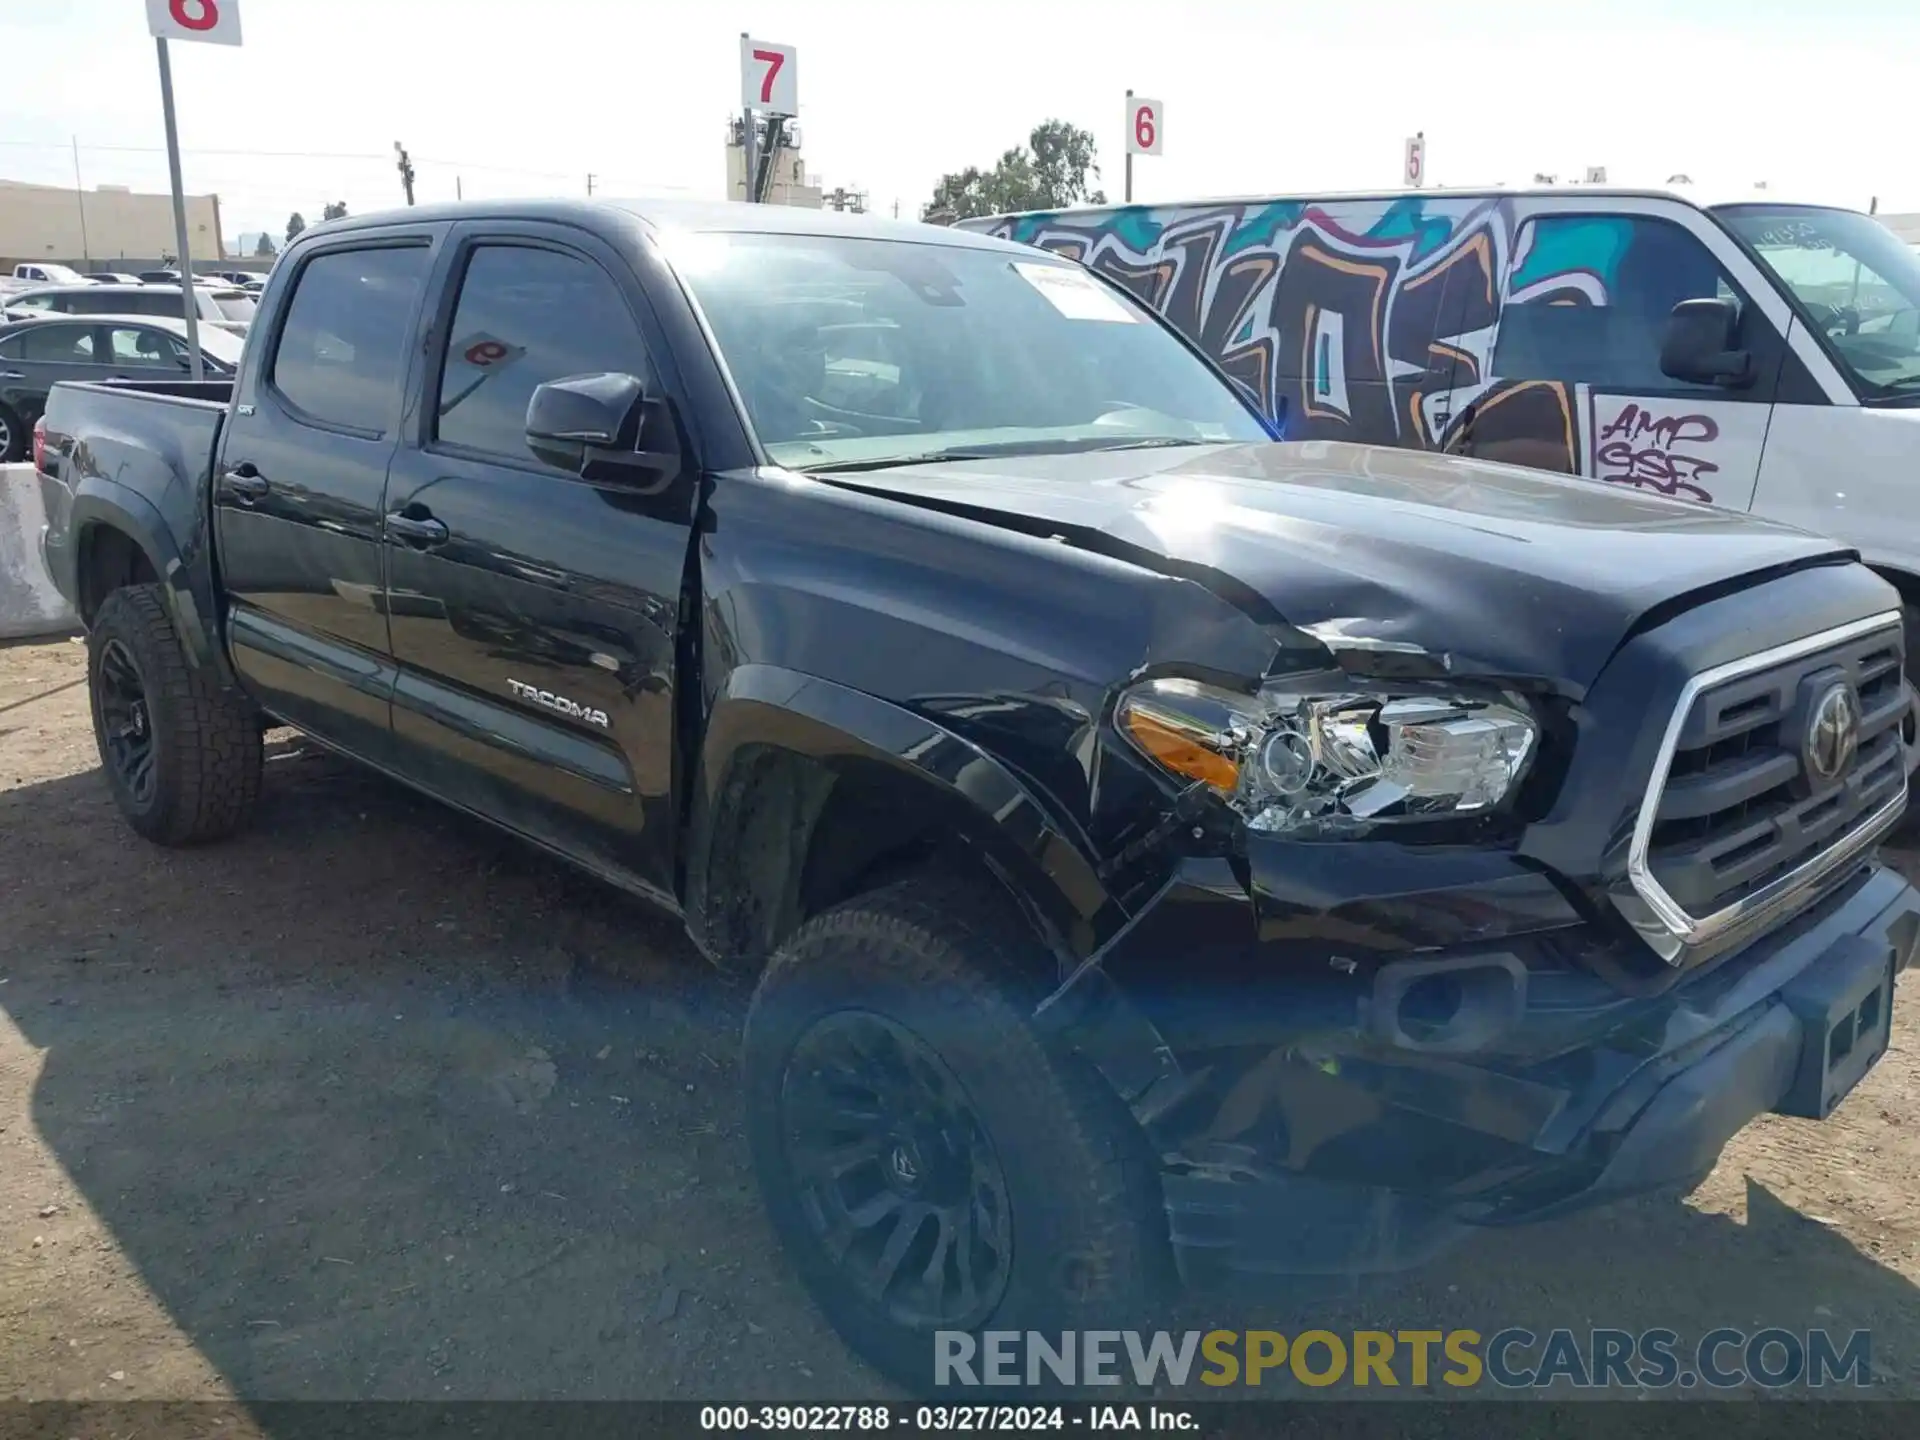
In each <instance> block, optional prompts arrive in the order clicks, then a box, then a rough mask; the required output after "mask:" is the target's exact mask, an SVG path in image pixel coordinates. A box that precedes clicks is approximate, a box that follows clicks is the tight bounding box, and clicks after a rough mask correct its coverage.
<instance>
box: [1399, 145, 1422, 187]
mask: <svg viewBox="0 0 1920 1440" xmlns="http://www.w3.org/2000/svg"><path fill="white" fill-rule="evenodd" d="M1402 173H1403V175H1404V177H1405V179H1406V182H1407V185H1408V187H1409V188H1410V189H1414V190H1418V189H1420V188H1421V187H1422V186H1423V185H1425V184H1426V183H1427V132H1426V131H1424V130H1422V131H1419V132H1418V133H1416V134H1413V135H1409V136H1408V137H1407V156H1406V163H1405V167H1404V169H1403V171H1402Z"/></svg>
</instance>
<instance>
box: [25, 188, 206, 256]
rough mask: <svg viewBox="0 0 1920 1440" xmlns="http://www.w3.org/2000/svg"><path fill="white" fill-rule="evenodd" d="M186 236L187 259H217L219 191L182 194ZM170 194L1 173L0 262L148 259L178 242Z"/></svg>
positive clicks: (168, 251)
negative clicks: (29, 181)
mask: <svg viewBox="0 0 1920 1440" xmlns="http://www.w3.org/2000/svg"><path fill="white" fill-rule="evenodd" d="M187 244H188V246H189V247H190V248H191V250H192V252H193V260H194V263H195V264H196V265H197V264H200V263H201V262H203V261H208V260H222V259H225V258H226V252H225V249H224V247H223V246H222V245H221V242H220V197H219V196H218V195H189V196H187ZM177 248H178V247H177V245H176V242H175V240H174V230H173V199H172V197H171V196H168V195H143V194H139V193H137V192H135V191H132V190H129V189H128V188H127V187H126V186H124V185H100V186H96V187H95V188H94V189H91V190H81V189H76V188H73V187H62V186H58V185H26V184H22V183H20V182H19V181H15V180H0V267H4V269H5V270H11V269H12V268H13V267H14V265H15V264H17V263H18V262H20V261H22V260H39V261H49V260H51V261H57V262H58V263H60V264H62V265H71V266H73V267H74V268H75V269H79V270H86V269H88V268H91V267H94V266H102V265H106V264H108V263H109V262H111V263H112V264H114V265H116V266H117V265H120V264H121V263H122V262H127V263H128V264H130V265H131V264H135V263H138V262H146V263H148V264H153V263H155V262H157V261H158V260H159V259H160V258H161V257H162V256H168V255H172V254H173V253H174V251H175V249H177Z"/></svg>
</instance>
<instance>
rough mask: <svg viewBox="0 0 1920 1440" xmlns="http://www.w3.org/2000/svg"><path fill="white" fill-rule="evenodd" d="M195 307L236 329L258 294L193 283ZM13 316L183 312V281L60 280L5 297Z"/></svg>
mask: <svg viewBox="0 0 1920 1440" xmlns="http://www.w3.org/2000/svg"><path fill="white" fill-rule="evenodd" d="M193 294H194V303H195V304H196V306H197V307H198V308H197V309H196V311H195V314H197V315H198V316H199V318H200V320H201V321H202V322H203V323H204V324H206V325H217V326H219V327H220V328H221V329H222V330H229V331H232V332H233V333H234V334H235V335H244V334H246V333H247V326H248V325H250V324H252V323H253V310H254V297H253V296H251V295H249V294H248V293H247V292H246V291H244V290H240V289H236V288H234V287H233V286H230V285H229V286H223V287H219V288H214V287H211V286H206V285H196V286H194V287H193ZM0 303H4V305H5V309H6V318H7V319H9V320H31V319H33V318H35V317H36V316H38V315H175V316H177V315H180V314H181V313H182V311H181V303H180V287H179V285H177V284H174V285H58V286H47V287H45V288H43V289H38V290H23V291H21V292H20V293H19V294H17V295H9V296H7V297H6V299H5V301H4V302H0Z"/></svg>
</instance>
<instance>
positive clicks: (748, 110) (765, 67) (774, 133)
mask: <svg viewBox="0 0 1920 1440" xmlns="http://www.w3.org/2000/svg"><path fill="white" fill-rule="evenodd" d="M740 110H741V127H740V143H741V147H742V150H743V152H744V155H745V159H746V170H747V199H748V201H750V202H756V203H757V202H758V201H759V199H760V155H759V137H758V136H757V135H756V134H755V132H754V115H755V113H756V112H758V113H763V114H765V115H766V117H767V146H768V148H769V149H770V150H777V149H778V148H779V137H780V130H781V126H780V124H779V123H778V122H779V121H781V120H783V119H787V118H790V117H792V116H794V115H798V114H799V113H800V52H799V51H798V50H796V49H795V48H794V47H793V46H791V45H775V44H774V43H772V42H771V41H768V40H755V39H754V38H753V37H752V36H750V35H748V34H747V33H746V32H745V31H742V32H741V33H740ZM777 159H779V156H778V155H773V154H770V155H768V156H767V157H766V163H767V169H768V173H769V174H771V173H772V169H773V164H774V162H775V161H776V160H777Z"/></svg>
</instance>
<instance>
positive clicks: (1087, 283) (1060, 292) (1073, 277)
mask: <svg viewBox="0 0 1920 1440" xmlns="http://www.w3.org/2000/svg"><path fill="white" fill-rule="evenodd" d="M1013 268H1014V269H1015V270H1018V271H1019V272H1020V278H1021V279H1022V280H1025V281H1026V282H1027V283H1028V284H1029V285H1031V286H1033V288H1034V289H1036V290H1038V291H1039V292H1040V293H1041V294H1042V295H1044V296H1046V297H1047V303H1048V304H1050V305H1052V306H1053V308H1054V309H1056V310H1058V311H1059V312H1060V313H1061V314H1062V315H1064V316H1066V317H1067V318H1068V319H1069V320H1118V321H1120V322H1121V323H1122V324H1124V325H1133V324H1137V323H1138V322H1139V317H1138V316H1137V315H1135V314H1134V313H1133V312H1132V311H1131V310H1129V309H1127V307H1126V306H1124V305H1122V304H1121V303H1120V302H1119V301H1118V300H1116V299H1115V298H1114V296H1113V294H1112V292H1111V291H1109V290H1108V289H1107V288H1106V287H1105V286H1104V285H1102V284H1101V283H1100V282H1099V281H1098V280H1096V279H1094V278H1093V277H1092V276H1091V275H1089V274H1087V272H1086V271H1084V270H1075V269H1073V268H1071V267H1070V266H1066V265H1022V264H1021V263H1020V262H1018V261H1015V262H1014V266H1013Z"/></svg>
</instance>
